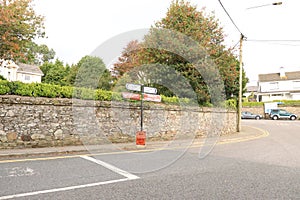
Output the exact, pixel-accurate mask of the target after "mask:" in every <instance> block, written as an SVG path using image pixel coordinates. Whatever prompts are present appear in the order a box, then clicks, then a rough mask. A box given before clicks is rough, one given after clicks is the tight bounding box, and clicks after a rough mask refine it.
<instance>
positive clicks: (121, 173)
mask: <svg viewBox="0 0 300 200" xmlns="http://www.w3.org/2000/svg"><path fill="white" fill-rule="evenodd" d="M80 157H81V158H83V159H86V160H89V161H91V162H94V163H96V164H98V165H101V166H103V167H105V168H107V169H109V170H111V171H113V172H115V173H118V174H120V175H122V176H125V177H127V178H128V179H129V180H133V179H138V178H140V177H138V176H136V175H134V174H130V173H129V172H126V171H124V170H122V169H119V168H117V167H115V166H113V165H111V164H108V163H106V162H103V161H101V160H97V159H95V158H92V157H89V156H80Z"/></svg>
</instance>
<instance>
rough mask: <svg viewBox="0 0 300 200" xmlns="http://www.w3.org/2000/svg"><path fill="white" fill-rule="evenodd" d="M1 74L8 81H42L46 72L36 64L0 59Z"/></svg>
mask: <svg viewBox="0 0 300 200" xmlns="http://www.w3.org/2000/svg"><path fill="white" fill-rule="evenodd" d="M0 75H2V76H3V77H4V78H6V79H7V80H8V81H20V82H23V83H40V82H41V81H42V76H43V75H44V74H43V72H42V71H41V70H40V68H39V67H38V66H36V65H28V64H23V63H20V64H16V63H14V62H13V61H7V60H0Z"/></svg>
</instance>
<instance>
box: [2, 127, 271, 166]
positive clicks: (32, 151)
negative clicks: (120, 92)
mask: <svg viewBox="0 0 300 200" xmlns="http://www.w3.org/2000/svg"><path fill="white" fill-rule="evenodd" d="M268 135H269V133H268V132H267V131H265V130H262V129H259V128H256V127H250V126H243V127H242V131H241V132H240V133H233V134H229V135H225V136H221V137H220V138H219V140H218V141H217V145H221V144H229V143H237V142H245V141H249V140H254V139H259V138H263V137H267V136H268ZM169 144H170V141H155V142H146V145H145V146H137V145H135V143H121V144H104V145H89V146H83V145H81V146H63V147H45V148H24V149H3V150H0V159H2V160H3V159H5V158H18V157H20V158H24V157H41V156H59V155H75V154H91V152H92V153H118V152H123V153H124V152H127V151H128V152H130V151H136V152H138V151H141V152H142V151H151V150H162V149H176V148H181V147H180V143H178V145H177V146H174V145H172V147H169ZM203 145H204V139H201V138H200V139H195V140H194V141H193V143H192V144H191V145H190V148H194V147H200V146H203Z"/></svg>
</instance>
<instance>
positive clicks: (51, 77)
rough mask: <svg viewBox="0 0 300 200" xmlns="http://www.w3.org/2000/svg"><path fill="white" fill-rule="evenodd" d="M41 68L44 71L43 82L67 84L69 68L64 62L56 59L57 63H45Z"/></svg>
mask: <svg viewBox="0 0 300 200" xmlns="http://www.w3.org/2000/svg"><path fill="white" fill-rule="evenodd" d="M40 69H41V70H42V72H43V73H44V77H42V82H43V83H49V84H55V85H62V86H64V85H67V83H66V81H65V80H64V78H65V77H66V76H67V74H68V69H67V68H66V67H64V65H63V62H62V61H60V60H56V61H55V63H48V62H46V63H44V64H43V65H42V66H41V67H40Z"/></svg>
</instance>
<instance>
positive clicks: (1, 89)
mask: <svg viewBox="0 0 300 200" xmlns="http://www.w3.org/2000/svg"><path fill="white" fill-rule="evenodd" d="M8 83H9V82H8V81H5V80H0V95H3V94H8V93H9V92H10V88H9V85H8Z"/></svg>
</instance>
